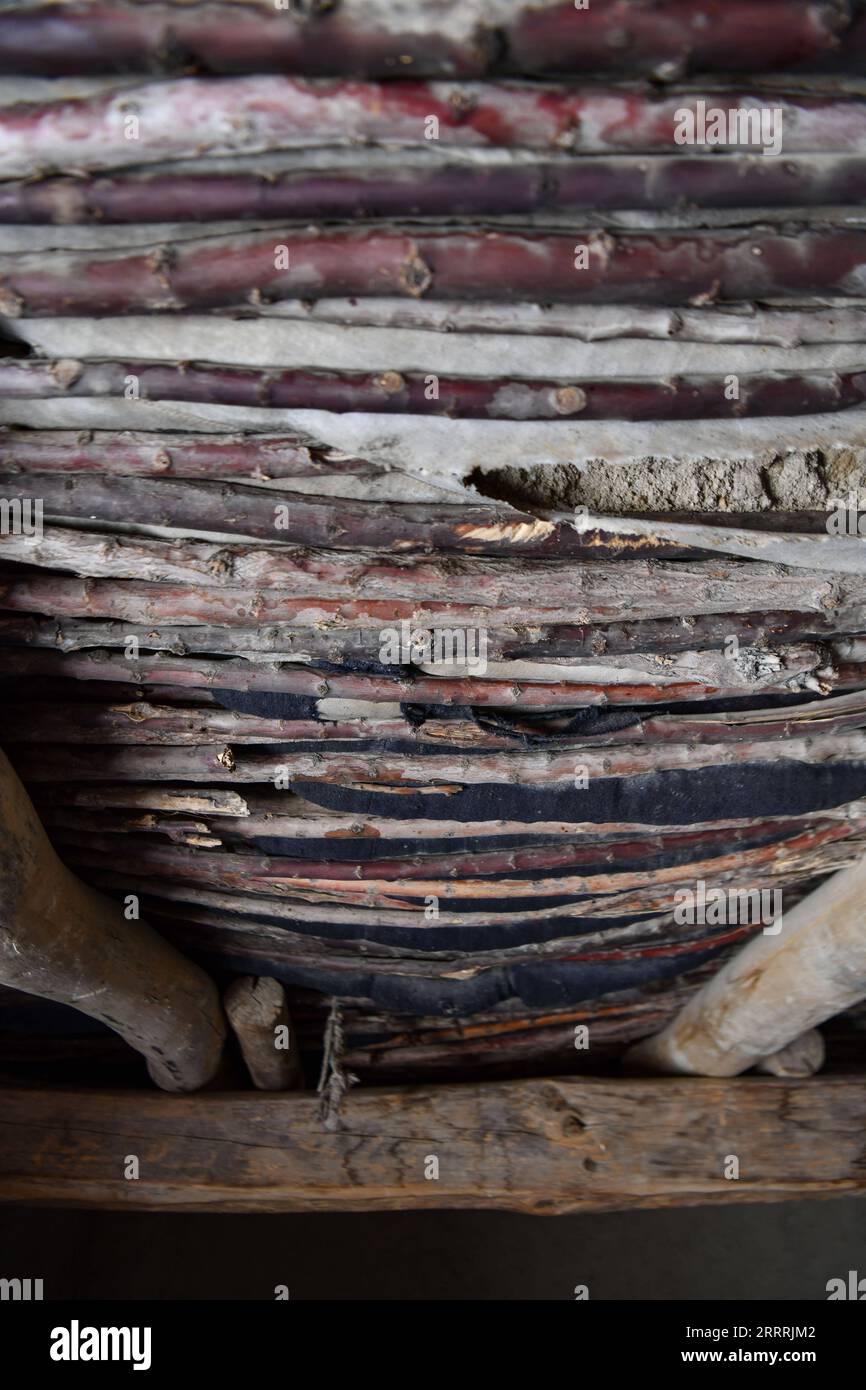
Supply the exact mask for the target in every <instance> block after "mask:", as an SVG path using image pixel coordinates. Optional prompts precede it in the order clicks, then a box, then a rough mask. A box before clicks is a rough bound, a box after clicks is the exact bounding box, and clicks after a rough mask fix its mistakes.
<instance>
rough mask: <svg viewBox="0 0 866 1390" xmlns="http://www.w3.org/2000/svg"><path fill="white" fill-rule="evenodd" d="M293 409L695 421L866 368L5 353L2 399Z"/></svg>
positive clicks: (766, 408) (845, 378) (795, 400)
mask: <svg viewBox="0 0 866 1390" xmlns="http://www.w3.org/2000/svg"><path fill="white" fill-rule="evenodd" d="M131 381H132V382H134V383H135V385H134V390H135V392H136V395H137V396H138V397H140V398H141V399H142V400H157V401H166V400H170V401H195V402H201V403H206V404H210V405H241V406H266V407H271V408H279V409H284V410H328V411H333V412H337V413H340V412H344V411H362V412H368V411H369V412H373V413H376V414H402V415H405V414H409V415H446V416H449V417H450V418H452V419H467V420H472V419H480V420H483V419H489V420H530V419H531V420H541V419H547V420H560V419H567V418H580V419H581V420H692V419H716V418H733V419H737V418H739V417H740V416H756V415H761V416H766V415H817V414H823V413H825V412H829V411H836V410H847V409H849V408H850V407H852V406H856V405H861V404H862V402H863V400H864V399H866V372H830V371H824V372H822V371H812V372H809V373H790V374H786V373H782V372H772V373H766V374H764V375H758V374H753V375H741V376H738V378H737V392H736V395H735V396H734V395H732V393H731V391H730V380H729V378H728V377H725V376H721V377H720V376H709V375H703V376H691V377H667V378H665V379H664V380H656V381H653V380H651V379H641V380H637V379H634V380H628V379H617V380H612V379H602V380H595V381H593V380H587V379H585V378H581V379H580V380H575V379H572V380H567V381H566V380H563V381H538V380H525V381H519V380H514V379H509V378H493V379H484V378H481V377H463V378H449V377H439V376H429V375H424V374H423V373H419V372H403V373H400V372H394V371H388V372H374V373H362V372H325V371H298V370H286V371H281V370H277V369H269V370H265V371H259V370H256V369H253V368H244V367H216V366H201V365H197V364H195V363H193V364H189V365H188V364H186V363H182V364H174V363H161V362H137V361H136V362H129V361H127V362H118V361H106V362H91V361H87V362H72V361H61V362H43V361H28V362H8V361H7V362H2V361H0V400H2V399H4V398H5V399H12V400H15V399H25V400H26V399H41V398H46V397H47V398H51V397H55V396H113V397H118V398H119V397H122V396H123V395H124V391H125V390H126V389H129V383H130V382H131Z"/></svg>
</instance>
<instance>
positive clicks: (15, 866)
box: [0, 753, 225, 1091]
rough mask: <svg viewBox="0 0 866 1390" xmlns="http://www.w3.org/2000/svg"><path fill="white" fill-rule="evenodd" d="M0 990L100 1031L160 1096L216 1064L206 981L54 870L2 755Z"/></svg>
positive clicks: (215, 1025) (202, 1078) (219, 1023)
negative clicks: (50, 1002) (137, 1058)
mask: <svg viewBox="0 0 866 1390" xmlns="http://www.w3.org/2000/svg"><path fill="white" fill-rule="evenodd" d="M0 982H2V983H3V984H7V985H12V986H14V987H15V988H16V989H22V990H25V991H27V993H28V994H36V995H40V996H41V997H42V998H44V999H54V1000H57V1001H59V1002H60V1003H62V1004H71V1005H72V1006H73V1008H76V1009H80V1010H81V1012H82V1013H85V1014H89V1016H90V1017H91V1018H96V1019H99V1020H100V1022H102V1023H106V1024H107V1025H108V1026H109V1027H110V1028H113V1029H114V1031H115V1032H116V1033H119V1034H120V1036H121V1037H122V1038H124V1039H125V1040H126V1042H128V1043H129V1044H130V1046H131V1047H134V1048H136V1049H137V1050H138V1051H139V1052H142V1053H143V1054H144V1056H145V1057H146V1058H147V1065H148V1070H149V1072H150V1075H151V1076H152V1078H153V1080H154V1081H155V1082H156V1083H157V1085H158V1086H161V1087H162V1088H163V1089H164V1090H167V1091H192V1090H195V1089H196V1088H197V1087H199V1086H202V1085H204V1084H205V1083H206V1082H207V1081H209V1080H210V1079H211V1077H212V1076H213V1074H214V1073H215V1071H216V1069H217V1066H218V1064H219V1061H220V1057H221V1054H222V1050H223V1043H224V1040H225V1021H224V1018H223V1012H222V1008H221V1005H220V999H219V994H218V992H217V989H216V986H215V985H214V984H213V982H212V980H211V979H210V978H209V977H208V976H207V975H206V974H205V973H204V971H203V970H200V969H199V967H198V966H196V965H193V964H192V962H191V961H188V960H186V959H185V957H184V956H182V955H181V954H180V952H179V951H177V950H175V948H174V947H173V946H171V945H169V943H168V942H167V941H164V940H163V938H162V937H161V936H159V935H158V933H157V932H155V931H153V930H152V928H151V927H148V926H146V925H145V924H144V923H143V922H138V921H127V920H126V918H125V917H124V915H123V913H122V912H121V910H120V908H119V907H118V906H117V904H115V903H113V902H111V901H109V899H108V898H104V897H103V896H102V894H101V893H96V892H94V890H93V889H92V888H88V887H87V886H86V885H85V884H83V883H82V882H81V881H80V880H79V879H77V878H76V877H75V875H74V874H72V873H71V872H70V871H69V869H67V868H66V867H65V865H64V864H62V863H61V862H60V860H59V859H58V857H57V855H56V854H55V852H54V850H53V848H52V846H51V844H50V843H49V840H48V837H47V836H46V834H45V831H44V830H43V828H42V825H41V823H40V821H39V818H38V816H37V815H36V812H35V811H34V809H33V806H32V804H31V802H30V799H29V797H28V796H27V793H26V792H25V790H24V788H23V786H22V785H21V783H20V781H19V780H18V777H17V776H16V774H15V772H14V771H13V770H12V768H11V766H10V765H9V762H8V760H7V759H6V757H5V755H4V754H3V753H0Z"/></svg>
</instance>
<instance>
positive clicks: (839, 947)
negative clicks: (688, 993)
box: [626, 859, 866, 1076]
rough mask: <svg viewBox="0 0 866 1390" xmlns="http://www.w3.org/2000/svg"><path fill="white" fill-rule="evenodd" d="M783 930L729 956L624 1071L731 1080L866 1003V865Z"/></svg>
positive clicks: (846, 874) (836, 880)
mask: <svg viewBox="0 0 866 1390" xmlns="http://www.w3.org/2000/svg"><path fill="white" fill-rule="evenodd" d="M778 926H779V923H778V922H775V923H774V924H773V932H762V933H761V934H760V935H759V936H756V937H754V938H753V939H752V940H751V941H750V942H749V944H748V945H747V946H746V947H744V948H743V950H742V951H740V952H739V953H738V954H737V955H735V956H734V957H732V959H731V960H729V961H728V963H727V964H726V965H725V966H723V967H722V969H721V970H720V971H719V972H718V973H717V974H716V975H714V976H713V978H712V979H711V980H710V981H709V982H708V983H707V984H706V985H705V986H704V987H703V989H701V990H700V991H699V992H698V993H697V994H695V995H693V996H692V998H691V999H690V1000H689V1002H688V1003H687V1004H686V1006H685V1008H684V1009H683V1010H682V1012H681V1013H680V1014H678V1015H677V1017H676V1018H675V1019H674V1020H673V1021H672V1022H671V1023H669V1024H668V1026H667V1027H666V1028H665V1029H664V1030H663V1031H662V1032H661V1033H659V1034H658V1035H657V1036H656V1037H654V1038H647V1039H645V1040H644V1041H643V1042H640V1043H638V1044H637V1045H636V1046H635V1047H633V1048H631V1050H630V1051H629V1052H628V1053H627V1054H626V1064H627V1066H629V1067H630V1068H633V1069H637V1070H641V1071H651V1072H681V1073H693V1074H697V1075H701V1076H735V1075H736V1074H737V1073H738V1072H742V1071H746V1070H747V1069H748V1068H749V1067H753V1066H755V1065H756V1063H759V1062H761V1061H763V1060H764V1059H768V1060H770V1059H771V1058H772V1055H773V1054H775V1053H778V1052H779V1051H780V1050H781V1049H786V1051H787V1052H788V1056H789V1057H790V1056H791V1050H790V1049H789V1048H788V1045H789V1044H791V1043H793V1042H794V1040H795V1039H799V1038H800V1035H801V1034H804V1033H806V1032H807V1031H808V1030H809V1029H811V1028H813V1027H814V1025H815V1024H817V1023H821V1022H823V1021H824V1020H825V1019H827V1018H831V1017H832V1016H833V1015H834V1014H838V1013H841V1012H842V1010H843V1009H847V1008H850V1007H851V1005H853V1004H856V1003H858V1002H859V1001H860V1000H861V999H864V998H866V859H862V860H860V861H859V862H858V863H857V864H854V865H853V866H852V867H851V868H849V869H844V870H842V872H841V873H837V874H834V875H833V876H832V878H829V879H827V880H826V881H825V882H824V883H823V884H822V885H821V886H820V888H818V889H816V891H815V892H814V893H810V894H809V896H808V897H806V898H804V899H803V900H802V901H801V902H799V903H798V904H797V906H796V907H795V908H794V909H793V910H792V911H791V912H790V913H787V914H785V916H784V918H783V921H782V923H781V930H776V929H777V928H778ZM814 1055H815V1054H814V1044H813V1056H814ZM783 1064H784V1063H783ZM813 1069H814V1068H813ZM800 1074H802V1072H801V1073H800Z"/></svg>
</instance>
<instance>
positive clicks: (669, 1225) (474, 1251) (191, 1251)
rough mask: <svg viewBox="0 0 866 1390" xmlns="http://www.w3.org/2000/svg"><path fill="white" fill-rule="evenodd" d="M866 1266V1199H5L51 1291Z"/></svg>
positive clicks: (1, 1224) (748, 1274)
mask: <svg viewBox="0 0 866 1390" xmlns="http://www.w3.org/2000/svg"><path fill="white" fill-rule="evenodd" d="M850 1269H857V1270H859V1271H860V1274H861V1275H866V1201H864V1200H862V1199H860V1200H858V1199H854V1198H851V1199H842V1200H834V1201H823V1202H802V1203H780V1204H777V1205H752V1206H749V1205H743V1206H740V1207H736V1208H732V1207H693V1208H685V1209H678V1210H676V1211H633V1212H616V1213H611V1214H607V1215H594V1216H572V1217H539V1216H516V1215H513V1214H511V1213H501V1212H407V1213H400V1212H393V1213H381V1212H380V1213H373V1214H359V1215H354V1214H348V1215H344V1214H330V1213H323V1214H314V1215H301V1216H292V1215H289V1216H259V1215H255V1216H243V1215H241V1216H208V1215H186V1214H174V1215H166V1214H162V1213H160V1214H155V1215H154V1214H151V1213H125V1212H124V1213H116V1212H88V1211H51V1210H48V1209H40V1210H34V1209H26V1208H11V1207H10V1208H0V1275H2V1276H5V1277H11V1276H13V1275H16V1276H19V1277H31V1278H39V1277H41V1278H43V1279H44V1281H45V1287H44V1293H45V1298H46V1299H50V1298H82V1299H91V1298H158V1299H184V1298H205V1299H260V1298H264V1299H270V1298H273V1291H274V1286H275V1285H276V1284H285V1285H287V1286H288V1288H289V1290H290V1297H292V1298H294V1299H311V1298H315V1299H365V1298H371V1299H384V1300H388V1299H395V1300H400V1299H425V1300H436V1299H461V1300H463V1299H465V1300H472V1299H497V1298H503V1299H572V1298H573V1297H574V1287H575V1285H577V1284H586V1285H587V1286H588V1288H589V1295H590V1298H595V1299H680V1298H685V1299H737V1298H744V1299H777V1298H782V1299H797V1298H801V1299H815V1300H824V1299H826V1297H827V1294H826V1284H827V1281H828V1279H831V1278H835V1277H839V1276H841V1277H846V1276H847V1273H848V1271H849V1270H850Z"/></svg>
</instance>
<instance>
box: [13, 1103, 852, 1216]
mask: <svg viewBox="0 0 866 1390" xmlns="http://www.w3.org/2000/svg"><path fill="white" fill-rule="evenodd" d="M864 1129H866V1087H864V1085H863V1080H862V1077H859V1076H857V1077H850V1078H842V1077H830V1078H817V1079H814V1080H810V1081H796V1080H781V1079H776V1078H770V1077H766V1078H765V1077H751V1078H748V1079H746V1080H742V1081H711V1080H688V1081H685V1080H677V1079H671V1078H666V1079H664V1080H643V1081H638V1080H599V1079H589V1080H586V1079H580V1080H578V1079H576V1078H575V1079H560V1080H532V1081H509V1082H499V1083H492V1084H491V1083H488V1084H485V1085H475V1084H473V1085H467V1084H461V1085H458V1086H424V1087H404V1088H398V1089H383V1088H378V1087H373V1088H370V1089H365V1088H364V1087H356V1088H355V1089H353V1090H352V1091H351V1092H349V1094H348V1095H346V1096H345V1097H344V1098H343V1102H342V1106H341V1109H340V1114H339V1117H338V1122H337V1126H336V1128H335V1129H334V1130H331V1131H328V1130H325V1128H324V1127H323V1125H322V1122H321V1119H320V1116H319V1105H318V1101H317V1099H316V1097H315V1096H304V1095H291V1096H288V1095H286V1096H275V1095H256V1094H244V1095H237V1094H214V1093H203V1094H202V1095H199V1096H195V1097H171V1098H168V1097H164V1096H159V1095H157V1094H142V1093H141V1092H135V1091H124V1092H118V1091H114V1092H94V1091H68V1090H64V1091H50V1090H39V1091H33V1090H26V1089H23V1088H21V1087H16V1088H13V1089H9V1090H6V1091H3V1092H0V1140H2V1142H0V1201H17V1202H26V1203H30V1204H45V1205H53V1206H76V1205H77V1206H88V1207H98V1208H104V1209H122V1208H127V1209H142V1210H147V1209H154V1208H161V1209H174V1210H199V1211H206V1210H212V1211H248V1212H254V1211H260V1212H278V1211H327V1210H337V1211H339V1210H344V1211H375V1210H380V1211H388V1210H406V1209H411V1208H439V1209H443V1208H449V1207H456V1208H459V1207H464V1208H473V1207H474V1208H485V1207H486V1208H501V1209H505V1210H512V1211H523V1212H534V1213H538V1214H551V1213H565V1212H582V1211H613V1210H623V1209H627V1208H630V1207H665V1206H689V1205H698V1204H700V1205H703V1204H714V1203H725V1202H727V1203H737V1202H760V1201H772V1202H778V1201H784V1200H804V1199H806V1198H816V1197H842V1196H853V1195H857V1194H859V1193H864V1192H866V1172H864V1168H863V1163H862V1149H863V1133H864ZM238 1136H243V1143H238ZM129 1153H135V1154H136V1155H137V1156H138V1158H139V1161H140V1177H139V1180H138V1181H137V1182H126V1181H125V1180H124V1177H123V1161H124V1157H125V1155H127V1154H129ZM730 1154H736V1156H737V1157H738V1159H739V1173H740V1176H739V1179H738V1180H737V1181H731V1180H730V1178H729V1177H728V1176H727V1171H728V1169H727V1159H728V1156H729V1155H730ZM431 1157H433V1158H436V1159H438V1176H436V1177H433V1176H432V1174H433V1172H434V1167H433V1165H432V1164H431V1162H430V1159H431Z"/></svg>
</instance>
